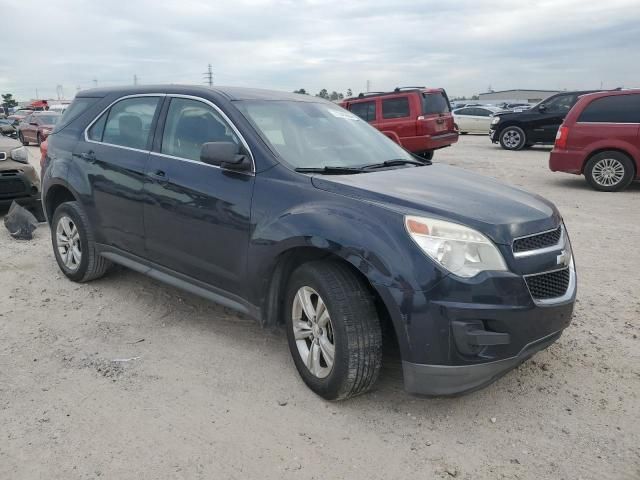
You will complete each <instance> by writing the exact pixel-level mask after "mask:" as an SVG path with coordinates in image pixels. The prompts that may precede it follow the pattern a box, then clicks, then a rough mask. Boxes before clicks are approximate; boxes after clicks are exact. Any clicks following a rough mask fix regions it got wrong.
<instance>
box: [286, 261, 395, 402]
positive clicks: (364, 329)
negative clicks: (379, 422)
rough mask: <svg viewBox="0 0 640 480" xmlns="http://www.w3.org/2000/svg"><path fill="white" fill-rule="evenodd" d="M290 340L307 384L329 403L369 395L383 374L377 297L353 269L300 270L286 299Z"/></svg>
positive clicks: (324, 265)
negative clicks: (329, 401)
mask: <svg viewBox="0 0 640 480" xmlns="http://www.w3.org/2000/svg"><path fill="white" fill-rule="evenodd" d="M285 305H286V310H285V311H286V314H287V339H288V343H289V349H290V350H291V355H292V356H293V361H294V363H295V366H296V368H297V370H298V373H299V374H300V376H301V377H302V380H303V381H304V382H305V383H306V384H307V386H308V387H309V388H310V389H311V390H313V391H314V392H315V393H316V394H318V395H320V396H321V397H323V398H325V399H327V400H343V399H346V398H349V397H353V396H355V395H359V394H361V393H364V392H366V391H368V390H369V389H370V388H371V387H372V386H373V384H374V383H375V381H376V379H377V378H378V374H379V373H380V366H381V364H382V334H381V330H380V322H379V319H378V315H377V312H376V309H375V305H374V303H373V298H372V296H371V293H370V292H369V291H368V289H367V287H366V285H364V283H363V282H362V280H360V279H359V278H358V277H357V276H356V275H355V274H354V273H353V272H352V271H351V270H350V269H349V267H347V266H345V265H342V264H340V263H336V262H312V263H307V264H305V265H303V266H301V267H300V268H298V269H297V270H296V271H295V272H294V273H293V275H292V276H291V280H290V282H289V287H288V289H287V296H286V304H285Z"/></svg>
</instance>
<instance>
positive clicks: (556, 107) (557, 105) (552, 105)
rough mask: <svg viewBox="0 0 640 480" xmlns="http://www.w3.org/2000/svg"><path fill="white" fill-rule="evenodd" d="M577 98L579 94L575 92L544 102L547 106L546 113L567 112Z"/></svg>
mask: <svg viewBox="0 0 640 480" xmlns="http://www.w3.org/2000/svg"><path fill="white" fill-rule="evenodd" d="M577 100H578V96H577V95H575V94H572V95H560V96H558V97H555V98H552V99H551V100H549V101H548V102H546V101H545V102H544V106H545V107H547V108H546V111H545V113H567V112H568V111H569V110H571V107H573V106H574V105H575V103H576V101H577Z"/></svg>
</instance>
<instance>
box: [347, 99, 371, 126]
mask: <svg viewBox="0 0 640 480" xmlns="http://www.w3.org/2000/svg"><path fill="white" fill-rule="evenodd" d="M349 110H350V111H351V113H353V114H354V115H357V116H359V117H360V118H361V119H363V120H364V121H365V122H372V121H374V120H375V119H376V102H359V103H352V104H351V105H349Z"/></svg>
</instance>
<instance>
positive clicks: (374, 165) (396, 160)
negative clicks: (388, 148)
mask: <svg viewBox="0 0 640 480" xmlns="http://www.w3.org/2000/svg"><path fill="white" fill-rule="evenodd" d="M430 164H431V162H430V161H428V160H425V161H423V162H421V161H418V160H407V159H405V158H394V159H391V160H385V161H384V162H382V163H372V164H371V165H365V166H364V167H362V168H363V169H364V170H373V169H376V168H385V167H397V166H400V165H417V166H420V167H422V166H424V165H430Z"/></svg>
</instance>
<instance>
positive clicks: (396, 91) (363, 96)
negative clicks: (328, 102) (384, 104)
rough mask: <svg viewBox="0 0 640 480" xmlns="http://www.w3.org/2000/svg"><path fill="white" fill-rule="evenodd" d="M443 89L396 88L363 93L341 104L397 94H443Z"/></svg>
mask: <svg viewBox="0 0 640 480" xmlns="http://www.w3.org/2000/svg"><path fill="white" fill-rule="evenodd" d="M443 91H444V89H442V88H438V87H396V88H394V89H393V90H391V91H389V92H363V93H359V94H358V95H356V96H355V97H349V98H345V99H344V100H343V102H347V101H356V100H362V99H366V98H372V97H373V98H375V97H383V96H385V95H398V94H399V93H414V92H418V93H440V92H443Z"/></svg>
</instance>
